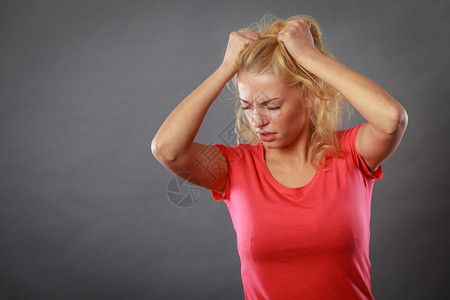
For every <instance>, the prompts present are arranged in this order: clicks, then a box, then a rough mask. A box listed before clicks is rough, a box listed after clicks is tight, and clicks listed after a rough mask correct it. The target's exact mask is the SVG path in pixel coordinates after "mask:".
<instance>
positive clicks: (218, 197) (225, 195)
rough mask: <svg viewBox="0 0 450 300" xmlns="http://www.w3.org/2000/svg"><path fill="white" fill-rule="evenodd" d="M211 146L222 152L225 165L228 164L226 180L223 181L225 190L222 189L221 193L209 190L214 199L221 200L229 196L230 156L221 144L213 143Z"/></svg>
mask: <svg viewBox="0 0 450 300" xmlns="http://www.w3.org/2000/svg"><path fill="white" fill-rule="evenodd" d="M213 146H214V147H216V148H217V149H219V150H220V152H222V154H223V156H224V157H225V160H226V161H227V165H228V174H227V181H226V183H225V191H224V193H223V195H222V194H221V193H219V192H216V191H213V190H211V193H212V196H213V198H214V200H216V201H221V200H225V199H229V196H230V173H231V172H232V171H231V166H230V158H229V156H228V152H227V150H226V147H225V146H224V145H221V144H213Z"/></svg>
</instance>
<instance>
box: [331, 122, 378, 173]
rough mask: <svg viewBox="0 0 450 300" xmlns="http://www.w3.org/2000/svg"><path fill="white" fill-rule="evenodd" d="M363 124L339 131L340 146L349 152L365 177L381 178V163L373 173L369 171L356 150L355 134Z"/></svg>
mask: <svg viewBox="0 0 450 300" xmlns="http://www.w3.org/2000/svg"><path fill="white" fill-rule="evenodd" d="M363 125H364V124H359V125H358V126H355V127H352V128H350V129H347V130H341V131H339V140H340V146H341V148H342V150H343V151H344V152H349V153H350V154H351V156H352V159H353V161H354V162H355V164H356V166H357V167H358V168H359V169H360V170H361V172H362V173H363V174H364V175H365V177H366V178H367V179H369V180H375V179H381V178H383V170H382V168H381V165H380V166H379V167H378V168H377V169H376V170H375V172H374V173H372V172H370V170H369V168H368V167H367V165H366V162H365V161H364V159H363V158H362V157H361V155H359V153H358V152H357V151H356V146H355V142H356V135H357V133H358V131H359V129H360V128H361V127H362V126H363Z"/></svg>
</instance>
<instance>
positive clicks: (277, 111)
mask: <svg viewBox="0 0 450 300" xmlns="http://www.w3.org/2000/svg"><path fill="white" fill-rule="evenodd" d="M237 79H238V89H239V99H240V101H241V104H242V107H241V108H242V109H243V110H244V113H245V115H246V117H247V120H248V122H249V123H250V125H251V126H252V128H253V130H254V131H255V133H256V135H257V136H258V138H259V139H260V140H261V141H262V142H263V144H264V146H265V147H267V148H271V149H275V148H281V147H284V146H288V145H292V144H294V143H295V142H297V141H298V139H299V138H300V137H301V134H302V133H303V134H305V133H307V134H309V133H308V132H307V129H308V128H309V119H308V117H307V113H306V110H305V105H304V104H303V103H304V101H303V99H301V97H300V93H299V91H298V89H297V88H296V87H288V86H287V85H285V84H284V83H283V82H281V81H280V80H279V79H278V78H277V77H276V76H275V74H273V73H265V74H262V75H255V74H252V73H251V72H247V71H243V72H239V74H238V77H237Z"/></svg>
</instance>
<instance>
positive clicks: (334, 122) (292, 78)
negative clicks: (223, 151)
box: [229, 15, 344, 168]
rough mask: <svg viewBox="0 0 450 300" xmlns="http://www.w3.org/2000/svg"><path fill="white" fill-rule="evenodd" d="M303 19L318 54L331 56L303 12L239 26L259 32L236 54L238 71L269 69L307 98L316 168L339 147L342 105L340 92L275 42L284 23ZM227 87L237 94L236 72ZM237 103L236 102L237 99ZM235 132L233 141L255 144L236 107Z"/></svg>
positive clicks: (255, 138)
mask: <svg viewBox="0 0 450 300" xmlns="http://www.w3.org/2000/svg"><path fill="white" fill-rule="evenodd" d="M300 18H303V19H306V20H307V22H308V23H309V25H310V29H311V33H312V36H313V38H314V45H315V47H316V48H317V50H319V51H320V52H321V53H323V54H325V55H327V56H329V57H332V58H334V56H333V55H332V54H331V53H330V52H329V50H328V49H327V48H326V47H325V45H324V44H323V42H322V33H321V30H320V27H319V24H318V23H317V21H316V20H315V19H314V18H312V17H310V16H307V15H297V16H293V17H291V18H289V19H287V20H281V19H276V18H274V17H273V16H271V15H265V16H264V17H263V18H262V19H261V20H260V21H259V22H256V23H253V24H251V25H250V26H249V27H247V28H244V29H241V30H240V31H245V32H255V31H258V32H259V38H258V39H257V40H256V41H254V42H253V43H251V44H250V45H249V46H248V47H246V48H245V49H244V50H242V52H241V53H240V55H239V57H238V60H237V65H238V72H237V74H239V72H242V71H250V72H251V73H254V74H263V73H265V72H273V73H274V74H275V75H276V76H277V77H278V78H280V79H281V80H282V82H284V83H286V85H288V86H297V87H298V89H299V91H300V95H301V97H302V98H303V99H304V101H309V107H310V108H309V110H308V114H309V123H310V134H311V136H310V149H309V155H310V157H311V162H312V164H313V165H314V166H315V167H316V168H318V167H320V166H321V165H322V164H323V162H324V159H325V157H326V152H327V151H331V153H333V154H334V155H338V154H339V153H340V152H341V150H340V148H339V145H338V143H337V135H336V132H337V130H338V126H339V124H340V120H341V116H340V115H341V111H342V109H341V106H342V105H343V104H344V101H343V97H342V95H341V94H340V93H339V92H338V91H336V90H335V89H334V88H333V87H331V86H330V85H328V84H327V83H325V82H324V81H323V80H321V79H320V78H319V77H317V76H315V75H314V74H312V73H310V72H308V71H307V70H306V69H304V68H303V67H302V66H300V65H298V64H297V63H296V62H295V61H294V59H293V58H292V57H291V56H290V55H289V53H288V51H287V49H286V48H285V46H284V44H283V43H279V42H278V40H277V35H278V33H279V32H280V31H281V29H283V28H284V27H285V26H286V25H287V22H288V21H290V20H296V19H300ZM232 83H233V87H232V88H231V87H230V86H229V88H230V90H231V91H232V92H234V93H236V94H237V93H238V89H237V75H236V76H235V77H234V78H233V80H232ZM237 104H239V101H238V102H237ZM235 132H236V135H237V142H238V144H239V143H248V144H256V143H259V142H260V141H259V139H258V137H257V136H256V135H255V133H254V131H253V129H252V128H251V126H250V124H249V122H248V120H247V118H246V117H245V114H244V113H243V111H242V109H237V110H236V124H235Z"/></svg>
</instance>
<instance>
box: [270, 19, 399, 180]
mask: <svg viewBox="0 0 450 300" xmlns="http://www.w3.org/2000/svg"><path fill="white" fill-rule="evenodd" d="M278 39H279V40H280V41H282V42H283V43H284V44H285V46H286V48H287V49H288V51H289V53H290V54H291V56H292V57H293V58H294V59H295V61H296V62H297V63H298V64H299V65H302V66H303V67H304V68H305V69H307V70H308V71H310V72H311V73H313V74H315V75H316V76H318V77H319V78H321V79H322V80H324V81H325V82H326V83H328V84H329V85H331V86H332V87H334V88H335V89H336V90H338V91H339V92H340V93H341V94H342V95H343V96H344V97H345V98H346V99H347V100H348V102H350V104H351V105H352V106H353V107H354V108H355V109H356V110H357V111H358V112H359V113H360V114H361V115H362V116H363V117H364V119H366V121H367V122H368V123H367V124H365V125H363V126H362V127H361V129H360V130H359V132H358V134H357V136H356V144H355V147H356V150H357V152H358V153H359V155H361V157H363V158H364V160H365V162H366V164H367V166H368V167H369V168H370V169H371V170H372V171H375V170H376V169H377V168H378V166H379V165H380V164H381V163H382V162H383V161H384V160H385V159H386V158H387V157H389V155H391V154H392V153H393V152H394V151H395V149H396V148H397V146H398V145H399V143H400V141H401V139H402V137H403V134H404V132H405V130H406V126H407V123H408V115H407V113H406V111H405V109H404V108H403V107H402V106H401V105H400V103H398V102H397V101H396V100H395V99H394V98H392V97H391V96H390V95H389V94H388V93H387V92H386V91H385V90H383V89H382V88H381V87H380V86H378V85H377V84H376V83H374V82H373V81H371V80H370V79H368V78H367V77H365V76H363V75H361V74H359V73H357V72H355V71H354V70H352V69H350V68H348V67H346V66H344V65H343V64H341V63H339V62H337V61H336V60H334V59H332V58H330V57H328V56H326V55H324V54H322V53H320V52H319V51H318V50H317V49H316V48H315V47H314V43H313V38H312V36H311V32H310V30H309V25H308V23H307V21H306V20H303V19H300V20H295V21H290V24H289V25H288V26H286V27H285V28H284V29H283V30H282V31H281V32H280V34H279V37H278Z"/></svg>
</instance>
